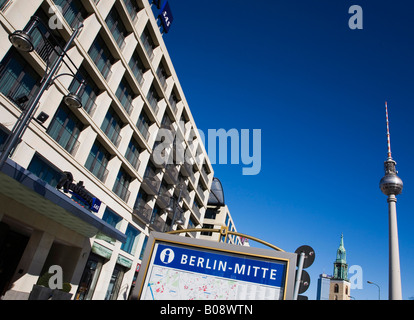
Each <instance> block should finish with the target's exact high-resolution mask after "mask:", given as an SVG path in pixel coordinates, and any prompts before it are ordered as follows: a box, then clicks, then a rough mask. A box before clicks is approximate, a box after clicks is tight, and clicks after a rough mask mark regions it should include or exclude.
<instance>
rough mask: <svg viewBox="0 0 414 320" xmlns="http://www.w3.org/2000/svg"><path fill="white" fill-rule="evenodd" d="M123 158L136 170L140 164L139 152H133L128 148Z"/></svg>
mask: <svg viewBox="0 0 414 320" xmlns="http://www.w3.org/2000/svg"><path fill="white" fill-rule="evenodd" d="M125 158H126V159H127V160H128V162H129V163H130V164H131V166H133V167H134V169H135V170H137V171H138V168H139V166H140V164H141V161H140V160H139V153H136V152H133V151H132V150H131V149H128V150H127V152H126V154H125Z"/></svg>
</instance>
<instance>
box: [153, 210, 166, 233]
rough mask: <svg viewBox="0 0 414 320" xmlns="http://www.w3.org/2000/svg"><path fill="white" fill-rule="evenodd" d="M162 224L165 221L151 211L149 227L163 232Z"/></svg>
mask: <svg viewBox="0 0 414 320" xmlns="http://www.w3.org/2000/svg"><path fill="white" fill-rule="evenodd" d="M164 226H165V221H164V220H163V219H162V218H161V216H160V215H159V214H157V213H154V212H153V214H152V217H151V220H150V228H151V229H153V230H155V231H158V232H163V231H164Z"/></svg>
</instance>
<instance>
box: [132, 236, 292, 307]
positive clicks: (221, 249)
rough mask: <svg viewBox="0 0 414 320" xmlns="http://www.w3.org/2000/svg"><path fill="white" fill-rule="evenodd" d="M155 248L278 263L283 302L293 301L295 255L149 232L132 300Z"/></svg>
mask: <svg viewBox="0 0 414 320" xmlns="http://www.w3.org/2000/svg"><path fill="white" fill-rule="evenodd" d="M156 244H163V245H171V246H175V247H178V248H184V249H191V250H195V251H197V249H199V250H200V251H204V252H205V251H207V252H212V253H216V254H221V255H228V256H230V257H236V258H237V257H242V258H246V259H251V260H254V259H256V260H260V261H266V262H272V263H281V264H284V265H285V274H284V279H283V287H282V288H283V298H282V299H283V300H292V299H293V290H294V283H295V273H296V272H295V271H296V259H297V254H296V253H289V252H281V251H276V250H270V249H262V248H255V247H245V246H239V245H233V244H228V243H221V242H220V243H218V242H214V241H209V240H204V239H196V238H187V237H182V236H177V235H173V234H166V233H160V232H151V234H150V237H149V239H148V243H147V248H146V250H145V253H144V257H143V260H142V263H141V268H140V272H139V273H138V277H137V281H136V286H135V288H134V289H133V291H132V294H131V297H130V299H131V300H137V299H141V296H142V293H143V291H144V284H145V283H146V280H147V277H148V276H149V275H150V273H151V272H150V271H151V270H150V267H152V266H153V265H151V261H153V260H154V248H155V246H156Z"/></svg>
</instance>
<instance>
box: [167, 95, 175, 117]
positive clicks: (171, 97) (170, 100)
mask: <svg viewBox="0 0 414 320" xmlns="http://www.w3.org/2000/svg"><path fill="white" fill-rule="evenodd" d="M168 102H169V103H170V105H171V109H172V110H173V112H174V114H176V113H177V102H176V101H175V98H174V96H173V95H171V96H170V98H169V99H168Z"/></svg>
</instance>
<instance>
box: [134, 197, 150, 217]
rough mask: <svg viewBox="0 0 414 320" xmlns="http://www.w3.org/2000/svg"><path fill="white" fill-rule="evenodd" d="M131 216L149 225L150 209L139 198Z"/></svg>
mask: <svg viewBox="0 0 414 320" xmlns="http://www.w3.org/2000/svg"><path fill="white" fill-rule="evenodd" d="M133 214H134V215H135V216H136V217H138V218H139V219H141V220H142V221H143V222H144V223H150V221H151V216H152V208H151V207H150V206H149V204H148V203H147V202H146V201H145V200H143V199H141V198H140V199H139V200H138V201H137V202H136V203H135V206H134V210H133Z"/></svg>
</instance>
